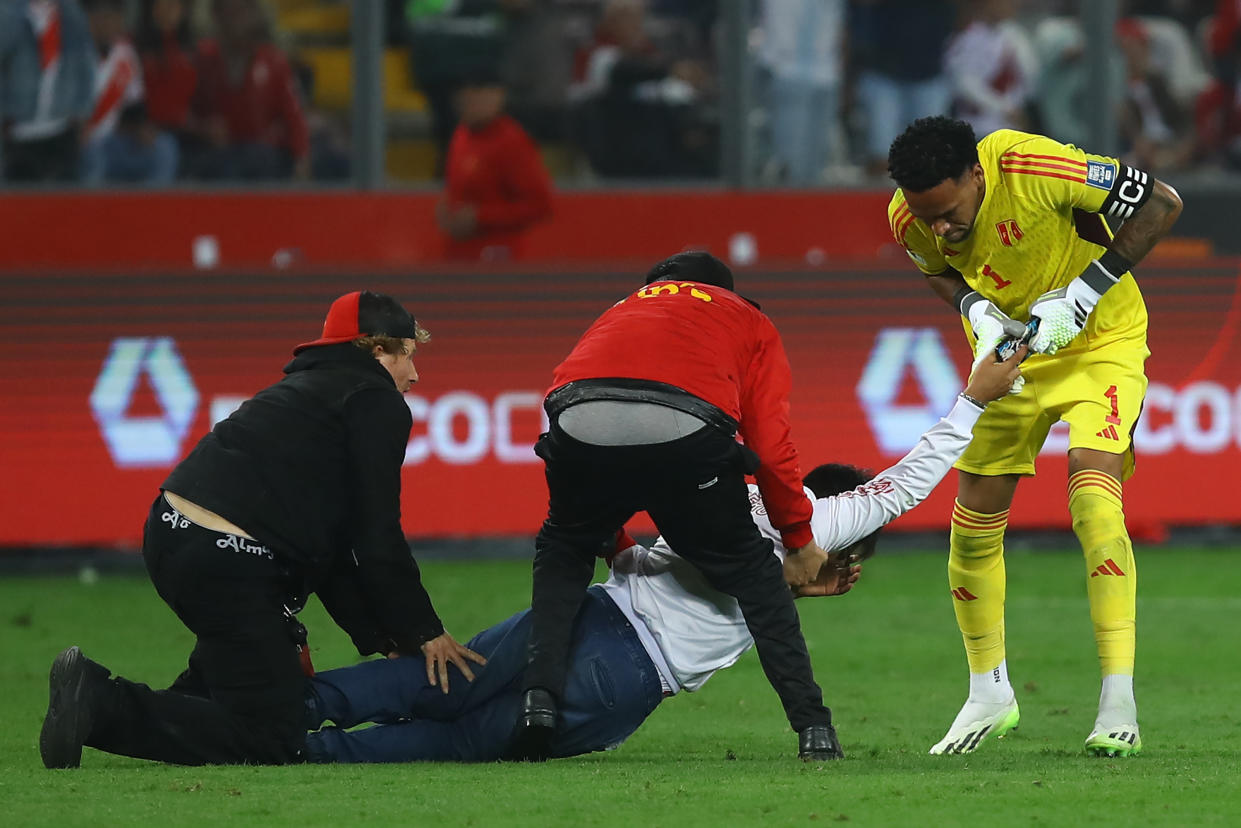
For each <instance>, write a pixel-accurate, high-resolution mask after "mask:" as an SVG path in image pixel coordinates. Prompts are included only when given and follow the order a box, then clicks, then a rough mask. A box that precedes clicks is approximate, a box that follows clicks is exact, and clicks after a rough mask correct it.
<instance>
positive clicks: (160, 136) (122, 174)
mask: <svg viewBox="0 0 1241 828" xmlns="http://www.w3.org/2000/svg"><path fill="white" fill-rule="evenodd" d="M180 158H181V152H180V150H179V148H178V147H177V141H176V139H175V138H173V137H172V136H171V135H169V134H168V133H167V132H158V133H156V134H155V139H154V140H153V141H152V142H151V143H150V144H146V143H143V142H142V141H139V140H137V139H136V138H135V137H134V136H133V135H131V134H129V133H128V132H125V131H123V130H119V129H118V130H116V131H114V132H112V133H110V134H109V135H106V136H104V137H103V138H100V139H98V140H95V141H92V142H90V143H89V144H87V145H86V146H85V147H83V148H82V161H81V163H82V181H83V182H84V183H86V184H103V183H105V182H121V183H129V184H154V185H156V186H167V185H169V184H172V183H173V181H175V180H176V178H177V165H178V164H179V163H180Z"/></svg>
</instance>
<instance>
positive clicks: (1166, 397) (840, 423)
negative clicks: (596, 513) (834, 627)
mask: <svg viewBox="0 0 1241 828" xmlns="http://www.w3.org/2000/svg"><path fill="white" fill-rule="evenodd" d="M66 255H67V254H66ZM74 255H83V256H85V254H82V253H74ZM148 264H150V262H148ZM1238 274H1239V269H1238V262H1237V261H1235V260H1231V259H1229V260H1223V259H1201V260H1196V261H1193V262H1186V263H1182V264H1176V265H1172V264H1156V265H1152V266H1150V267H1143V268H1142V270H1141V272H1140V284H1141V286H1142V290H1143V291H1144V293H1145V295H1146V297H1147V303H1148V306H1149V308H1150V314H1151V335H1150V345H1151V351H1152V356H1151V358H1150V360H1149V361H1148V363H1147V368H1148V374H1149V376H1150V378H1151V387H1150V391H1149V393H1148V396H1147V400H1146V409H1145V412H1144V414H1143V417H1142V420H1141V423H1140V425H1139V427H1138V430H1137V444H1138V447H1139V461H1138V474H1137V476H1136V477H1135V478H1134V479H1133V481H1132V482H1131V483H1130V484H1129V485H1128V486H1127V487H1126V511H1127V514H1128V515H1129V518H1130V524H1131V527H1132V528H1133V531H1134V534H1135V535H1136V536H1138V537H1157V536H1158V533H1159V531H1160V529H1161V527H1163V526H1165V525H1169V524H1174V525H1203V524H1241V501H1239V500H1238V498H1237V497H1236V496H1235V488H1236V485H1235V482H1236V480H1237V472H1236V469H1237V468H1238V467H1239V463H1238V461H1239V460H1241V365H1238V363H1237V361H1236V360H1235V359H1233V358H1230V355H1231V354H1234V353H1235V347H1236V340H1237V336H1238V327H1239V325H1241V290H1239V285H1238ZM0 282H2V286H0V287H2V289H3V295H4V296H5V309H6V311H7V312H6V314H5V317H6V319H5V325H4V326H3V329H2V332H0V338H2V339H3V352H4V354H5V356H6V358H5V359H4V360H3V362H0V376H2V380H3V381H2V382H0V433H2V434H3V442H2V443H0V453H2V458H0V462H2V467H3V469H4V471H5V475H6V478H7V482H6V494H5V497H3V498H0V547H39V546H108V547H112V546H116V547H122V548H133V547H135V546H137V544H138V543H139V541H140V534H141V521H142V519H143V516H144V515H145V513H146V509H147V507H148V504H149V502H150V500H151V499H152V498H153V497H154V495H155V492H156V490H157V487H158V486H159V483H160V482H161V480H163V478H164V477H165V475H166V474H167V473H168V470H169V469H170V468H171V466H172V465H173V464H174V463H175V462H176V460H177V459H178V458H179V457H181V456H183V455H184V454H185V453H186V452H187V451H188V450H189V448H190V447H191V446H192V445H193V443H194V441H195V440H197V439H198V437H199V436H201V435H202V434H203V433H204V432H205V431H206V430H207V429H209V428H210V426H211V424H212V423H213V422H215V421H216V420H218V419H220V418H221V417H224V416H226V415H227V414H228V412H230V411H231V410H233V408H235V407H236V406H237V405H239V404H240V403H241V401H243V400H244V399H245V398H246V397H248V396H249V395H250V394H252V393H253V392H255V391H256V390H258V389H260V388H262V387H264V386H265V385H267V384H269V383H271V382H273V381H275V380H276V379H278V378H279V376H280V370H279V369H280V367H281V366H282V365H283V364H284V361H285V360H286V358H287V357H288V356H289V355H290V352H291V349H292V347H293V345H294V344H296V343H298V342H302V341H306V340H308V339H312V338H313V337H314V336H315V335H317V333H318V328H319V325H320V324H321V319H322V316H323V313H324V311H325V309H326V308H327V306H328V304H329V302H330V301H331V300H332V299H333V298H335V297H336V296H337V295H339V294H341V293H343V292H346V291H349V290H355V289H358V288H361V287H366V288H370V289H374V290H379V291H384V292H389V293H392V294H394V295H396V296H398V297H400V298H401V299H402V300H404V301H406V302H407V303H408V304H409V306H410V307H411V308H412V309H414V311H415V313H416V314H417V315H418V316H419V318H420V319H421V320H423V321H424V323H425V324H426V326H427V327H428V328H429V329H430V330H431V332H432V334H433V340H432V341H431V343H429V344H428V345H426V346H424V348H422V349H420V351H419V357H418V367H419V371H420V373H421V375H422V381H421V382H420V383H418V385H417V386H415V388H414V389H413V392H412V393H411V394H409V395H408V398H407V399H408V401H409V406H410V410H411V412H412V414H413V418H414V428H413V432H412V434H411V437H410V442H409V446H408V449H407V453H406V465H405V472H404V492H403V500H402V511H403V516H404V521H405V528H406V530H407V532H408V533H409V534H410V535H411V536H422V537H432V536H434V537H487V536H503V535H532V534H533V533H534V532H535V531H536V530H537V528H538V526H539V523H540V521H541V519H542V517H543V512H544V508H545V505H546V502H545V497H546V495H545V490H544V486H543V483H542V479H541V466H540V464H539V463H538V461H537V459H536V458H535V457H534V456H533V454H532V453H531V451H530V446H531V444H532V443H533V442H534V440H535V439H536V437H537V435H538V433H539V432H540V430H541V429H542V427H543V424H544V420H543V416H542V412H541V410H540V407H539V403H540V401H541V397H542V393H543V391H544V389H545V387H546V385H547V383H548V382H549V379H550V375H551V370H552V368H553V367H554V366H555V364H556V363H557V362H558V361H559V359H561V358H562V357H563V356H564V354H566V353H567V352H568V350H569V348H570V347H571V346H572V344H573V342H574V341H575V340H576V338H577V337H578V336H579V335H580V333H581V332H582V331H583V330H584V329H585V328H586V326H587V325H588V324H589V323H590V321H591V320H592V319H593V318H594V317H595V316H597V315H598V314H599V313H601V312H602V311H603V310H604V309H606V308H607V307H608V306H609V305H611V304H612V303H613V302H615V301H617V300H618V299H619V298H621V297H623V296H625V295H626V294H627V293H628V292H630V291H631V290H632V289H634V287H636V285H637V284H638V275H637V274H636V273H635V272H634V271H633V270H626V271H621V270H619V269H618V270H614V271H608V272H580V271H574V270H568V271H565V272H554V269H539V270H537V271H536V270H521V269H507V270H498V269H492V270H489V271H487V272H478V271H477V270H475V271H466V270H461V269H455V270H452V271H448V270H445V269H440V270H436V271H426V272H418V273H415V274H412V275H411V274H395V273H393V272H391V271H383V272H378V271H369V272H367V271H358V272H357V273H351V274H345V275H342V274H341V273H338V272H331V273H329V272H316V271H314V270H312V269H301V270H297V269H294V270H279V269H273V268H266V269H264V270H261V271H244V272H240V271H225V270H209V271H208V270H193V269H189V270H187V269H184V268H183V267H182V268H181V269H177V270H171V269H170V270H157V269H150V268H143V269H137V270H135V271H132V272H124V271H120V270H117V269H112V270H111V272H104V273H101V272H85V271H79V272H72V271H65V270H41V271H39V272H37V273H32V272H31V271H22V272H10V273H8V274H7V275H0ZM739 285H740V286H741V289H742V291H743V292H744V293H746V294H747V295H750V296H752V297H753V298H754V299H756V300H758V301H759V302H761V303H762V305H763V308H764V310H765V311H766V312H768V313H769V314H770V316H771V317H772V319H773V320H774V321H775V323H776V324H777V326H778V327H779V329H780V330H781V332H782V334H783V336H784V339H785V343H786V346H787V348H788V351H789V357H790V361H791V363H792V366H793V373H794V379H795V390H794V393H793V397H792V415H793V416H792V419H793V435H794V438H795V440H796V441H797V443H798V445H799V447H800V449H801V457H802V461H803V465H804V466H805V467H806V468H808V467H810V466H813V465H815V464H817V463H820V462H826V461H845V462H852V463H857V464H861V465H865V466H869V467H872V468H882V467H883V466H884V465H887V464H888V463H890V462H892V461H893V460H895V459H896V458H897V457H899V456H900V455H901V454H902V453H903V452H904V451H905V450H907V449H908V448H909V447H910V446H912V444H913V443H914V441H915V439H916V438H917V436H918V435H919V434H920V433H921V432H922V430H923V429H925V428H926V427H927V426H929V425H930V424H931V423H933V422H934V421H935V419H937V418H938V417H939V416H940V415H941V414H942V413H943V412H945V411H946V410H947V409H948V407H949V406H950V405H951V403H952V401H953V397H954V395H955V394H956V393H957V392H958V391H959V390H960V388H961V386H962V384H963V380H964V377H965V372H966V370H967V369H968V364H969V354H968V349H967V347H966V345H965V341H964V338H963V336H962V332H961V328H960V324H959V320H958V319H957V318H956V317H955V315H954V314H953V313H952V312H951V311H950V310H948V309H947V308H946V307H944V306H943V304H942V302H940V301H939V300H938V299H936V298H935V297H934V296H933V295H932V294H931V292H930V291H929V290H928V289H927V288H926V286H925V285H924V284H923V283H922V279H921V278H920V277H919V275H918V274H917V272H916V271H914V270H913V269H912V267H910V266H908V265H906V264H903V263H900V264H889V265H864V264H857V265H850V266H834V265H825V266H823V267H820V268H816V269H814V270H810V269H800V270H792V269H788V270H769V269H765V268H753V269H749V270H746V271H744V272H743V273H742V274H741V275H740V276H739ZM1066 440H1067V435H1066V434H1065V433H1064V432H1063V431H1061V430H1060V429H1055V430H1053V433H1052V435H1051V437H1050V438H1049V441H1048V446H1047V449H1046V450H1045V452H1044V455H1043V456H1042V457H1041V458H1040V467H1039V475H1038V476H1037V477H1036V478H1035V479H1033V480H1029V481H1026V482H1023V483H1022V486H1021V494H1020V496H1019V497H1018V499H1017V502H1016V504H1015V507H1014V509H1013V513H1012V519H1011V525H1012V526H1014V527H1015V528H1027V529H1028V528H1065V527H1067V526H1068V525H1069V515H1068V511H1067V508H1066V506H1065V495H1064V486H1065V475H1066V463H1065V459H1064V449H1065V446H1066ZM954 489H955V487H954V485H953V484H952V483H951V482H949V483H947V484H946V485H944V486H941V487H940V489H939V490H938V491H936V492H935V493H934V495H933V496H932V497H931V499H930V501H929V502H928V504H927V505H925V506H924V507H922V508H919V509H917V510H915V511H914V512H912V513H911V514H909V515H907V516H906V517H904V518H902V519H901V520H900V521H899V522H898V523H897V524H896V527H895V528H903V529H910V530H925V529H932V530H939V529H942V528H943V527H945V526H946V525H947V519H948V513H949V510H950V508H951V503H952V496H953V492H954ZM639 528H641V527H639Z"/></svg>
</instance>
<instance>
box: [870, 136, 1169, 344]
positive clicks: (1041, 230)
mask: <svg viewBox="0 0 1241 828" xmlns="http://www.w3.org/2000/svg"><path fill="white" fill-rule="evenodd" d="M978 160H979V162H980V163H981V164H982V168H983V173H984V176H985V181H986V192H985V194H984V196H983V201H982V206H981V207H980V208H979V210H978V217H977V219H976V220H975V222H974V228H973V230H972V231H971V232H970V235H969V237H968V238H966V239H965V240H964V241H962V242H958V243H955V244H948V243H947V242H945V241H944V240H943V239H941V238H940V237H938V236H936V235H935V234H934V233H933V232H931V228H930V227H929V226H927V225H926V223H924V222H923V221H921V220H919V219H916V218H914V216H913V214H912V213H910V212H909V207H908V205H906V203H905V196H904V194H903V193H902V192H901V191H900V190H897V191H896V194H895V195H893V196H892V201H891V202H890V203H889V205H888V221H889V223H890V224H891V227H892V233H893V235H894V236H895V237H896V240H897V242H899V243H900V244H901V246H903V247H904V248H905V250H906V252H908V253H909V258H911V259H913V261H914V264H916V265H917V266H918V268H919V269H920V270H921V271H922V272H923V273H925V274H927V275H929V276H934V275H937V274H940V273H943V272H944V271H945V270H947V269H948V268H949V267H951V268H954V269H955V270H957V271H959V272H960V273H961V275H962V276H964V277H965V281H966V282H967V283H969V285H970V287H971V288H973V289H974V290H976V291H978V292H979V293H980V294H982V295H983V296H985V297H986V298H987V299H990V300H991V301H992V302H994V303H995V305H996V307H998V308H999V309H1000V310H1002V311H1004V313H1006V314H1008V315H1009V316H1010V317H1012V318H1013V319H1017V320H1019V321H1021V322H1026V321H1028V320H1029V318H1030V305H1031V304H1033V303H1034V300H1035V299H1037V298H1038V297H1039V296H1040V295H1042V294H1043V293H1045V292H1047V291H1049V290H1055V289H1056V288H1059V287H1063V286H1065V285H1067V284H1068V283H1069V282H1071V281H1072V280H1073V279H1074V278H1075V277H1077V276H1079V275H1080V274H1081V272H1082V271H1083V270H1085V268H1086V265H1087V264H1088V263H1089V262H1090V260H1091V259H1094V258H1097V257H1098V256H1099V255H1101V254H1102V253H1103V251H1104V249H1105V246H1106V245H1107V244H1108V243H1110V241H1111V238H1112V233H1111V230H1110V229H1109V228H1108V226H1107V223H1106V221H1105V220H1104V217H1103V216H1102V215H1100V213H1101V212H1107V213H1108V215H1110V216H1113V217H1118V218H1127V217H1129V216H1130V215H1132V213H1133V208H1132V207H1131V206H1129V205H1127V204H1126V201H1127V200H1128V199H1127V198H1126V195H1125V193H1126V190H1125V188H1126V187H1130V188H1131V189H1137V188H1140V187H1145V186H1149V185H1153V181H1150V182H1148V180H1147V179H1148V177H1147V174H1146V173H1143V172H1140V171H1137V170H1133V169H1131V168H1128V167H1126V166H1124V165H1122V164H1121V163H1120V162H1119V161H1117V160H1116V159H1115V158H1108V157H1106V156H1102V155H1092V154H1090V153H1086V152H1083V151H1082V150H1080V149H1078V148H1077V147H1075V146H1073V145H1072V144H1061V143H1060V142H1058V141H1054V140H1052V139H1051V138H1046V137H1043V136H1041V135H1031V134H1029V133H1024V132H1016V131H1014V130H1008V129H1002V130H998V131H996V132H993V133H991V134H990V135H988V136H986V137H985V138H983V139H982V140H981V141H979V142H978ZM1130 179H1132V180H1130ZM965 327H966V333H967V334H968V333H969V324H968V322H967V323H966V326H965ZM1145 335H1146V305H1145V304H1144V303H1143V301H1142V294H1141V293H1140V292H1139V291H1138V286H1137V283H1136V282H1135V281H1134V280H1133V276H1132V274H1128V273H1126V274H1125V275H1124V277H1123V278H1122V279H1121V280H1120V282H1119V283H1118V284H1117V285H1115V286H1114V287H1112V288H1111V289H1110V290H1108V291H1107V293H1106V294H1104V296H1103V299H1102V300H1100V302H1099V304H1098V306H1097V307H1096V308H1095V310H1094V312H1093V313H1091V314H1090V318H1089V319H1088V320H1087V323H1086V330H1085V336H1084V337H1081V338H1079V339H1078V340H1075V341H1074V342H1073V343H1072V344H1071V345H1070V346H1069V348H1066V349H1062V350H1061V353H1063V352H1064V351H1066V350H1075V351H1076V350H1081V349H1083V348H1089V347H1091V346H1092V345H1098V344H1102V343H1103V342H1106V341H1110V340H1113V339H1125V338H1133V337H1142V338H1144V337H1145Z"/></svg>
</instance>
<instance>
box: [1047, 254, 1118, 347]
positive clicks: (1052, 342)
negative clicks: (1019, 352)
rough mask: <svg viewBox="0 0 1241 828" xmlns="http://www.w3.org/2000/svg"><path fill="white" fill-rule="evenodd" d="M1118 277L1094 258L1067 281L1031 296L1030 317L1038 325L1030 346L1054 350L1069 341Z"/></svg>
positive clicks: (1075, 335)
mask: <svg viewBox="0 0 1241 828" xmlns="http://www.w3.org/2000/svg"><path fill="white" fill-rule="evenodd" d="M1121 272H1122V274H1123V272H1124V271H1121ZM1119 281H1120V277H1119V276H1113V275H1112V274H1111V272H1110V271H1109V270H1108V269H1107V268H1106V267H1104V266H1103V265H1102V264H1100V262H1099V260H1098V259H1095V260H1093V261H1091V263H1090V264H1089V265H1088V266H1087V267H1086V270H1085V272H1083V273H1082V275H1081V276H1078V277H1077V278H1076V279H1074V280H1073V281H1071V282H1069V283H1068V285H1066V286H1065V287H1062V288H1057V289H1056V290H1049V291H1047V292H1046V293H1044V294H1043V295H1042V296H1040V297H1039V298H1037V299H1035V300H1034V304H1033V305H1031V306H1030V318H1031V319H1038V321H1039V326H1038V333H1037V334H1035V335H1034V338H1033V339H1032V340H1030V350H1031V351H1034V352H1035V353H1037V354H1054V353H1055V352H1056V351H1058V350H1060V349H1061V348H1063V347H1064V346H1065V345H1068V344H1069V343H1070V342H1072V341H1073V340H1074V339H1075V338H1077V335H1078V334H1080V333H1081V332H1082V328H1084V327H1086V319H1087V318H1088V317H1089V316H1090V312H1091V311H1092V310H1094V308H1095V305H1097V304H1099V300H1100V299H1102V298H1103V294H1104V293H1105V292H1106V291H1107V289H1108V288H1110V287H1111V286H1112V285H1114V284H1116V283H1117V282H1119Z"/></svg>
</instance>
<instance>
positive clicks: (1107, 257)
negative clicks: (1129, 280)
mask: <svg viewBox="0 0 1241 828" xmlns="http://www.w3.org/2000/svg"><path fill="white" fill-rule="evenodd" d="M1098 262H1099V266H1100V267H1102V268H1103V269H1104V270H1106V271H1107V272H1108V275H1110V276H1111V277H1112V278H1113V279H1115V280H1116V281H1118V282H1119V281H1120V277H1121V276H1124V275H1125V274H1126V273H1128V272H1129V271H1130V270H1133V262H1131V261H1129V260H1128V259H1126V258H1125V257H1124V256H1122V255H1120V254H1119V253H1117V252H1116V251H1115V250H1105V251H1103V255H1102V256H1100V257H1099V259H1098Z"/></svg>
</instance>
